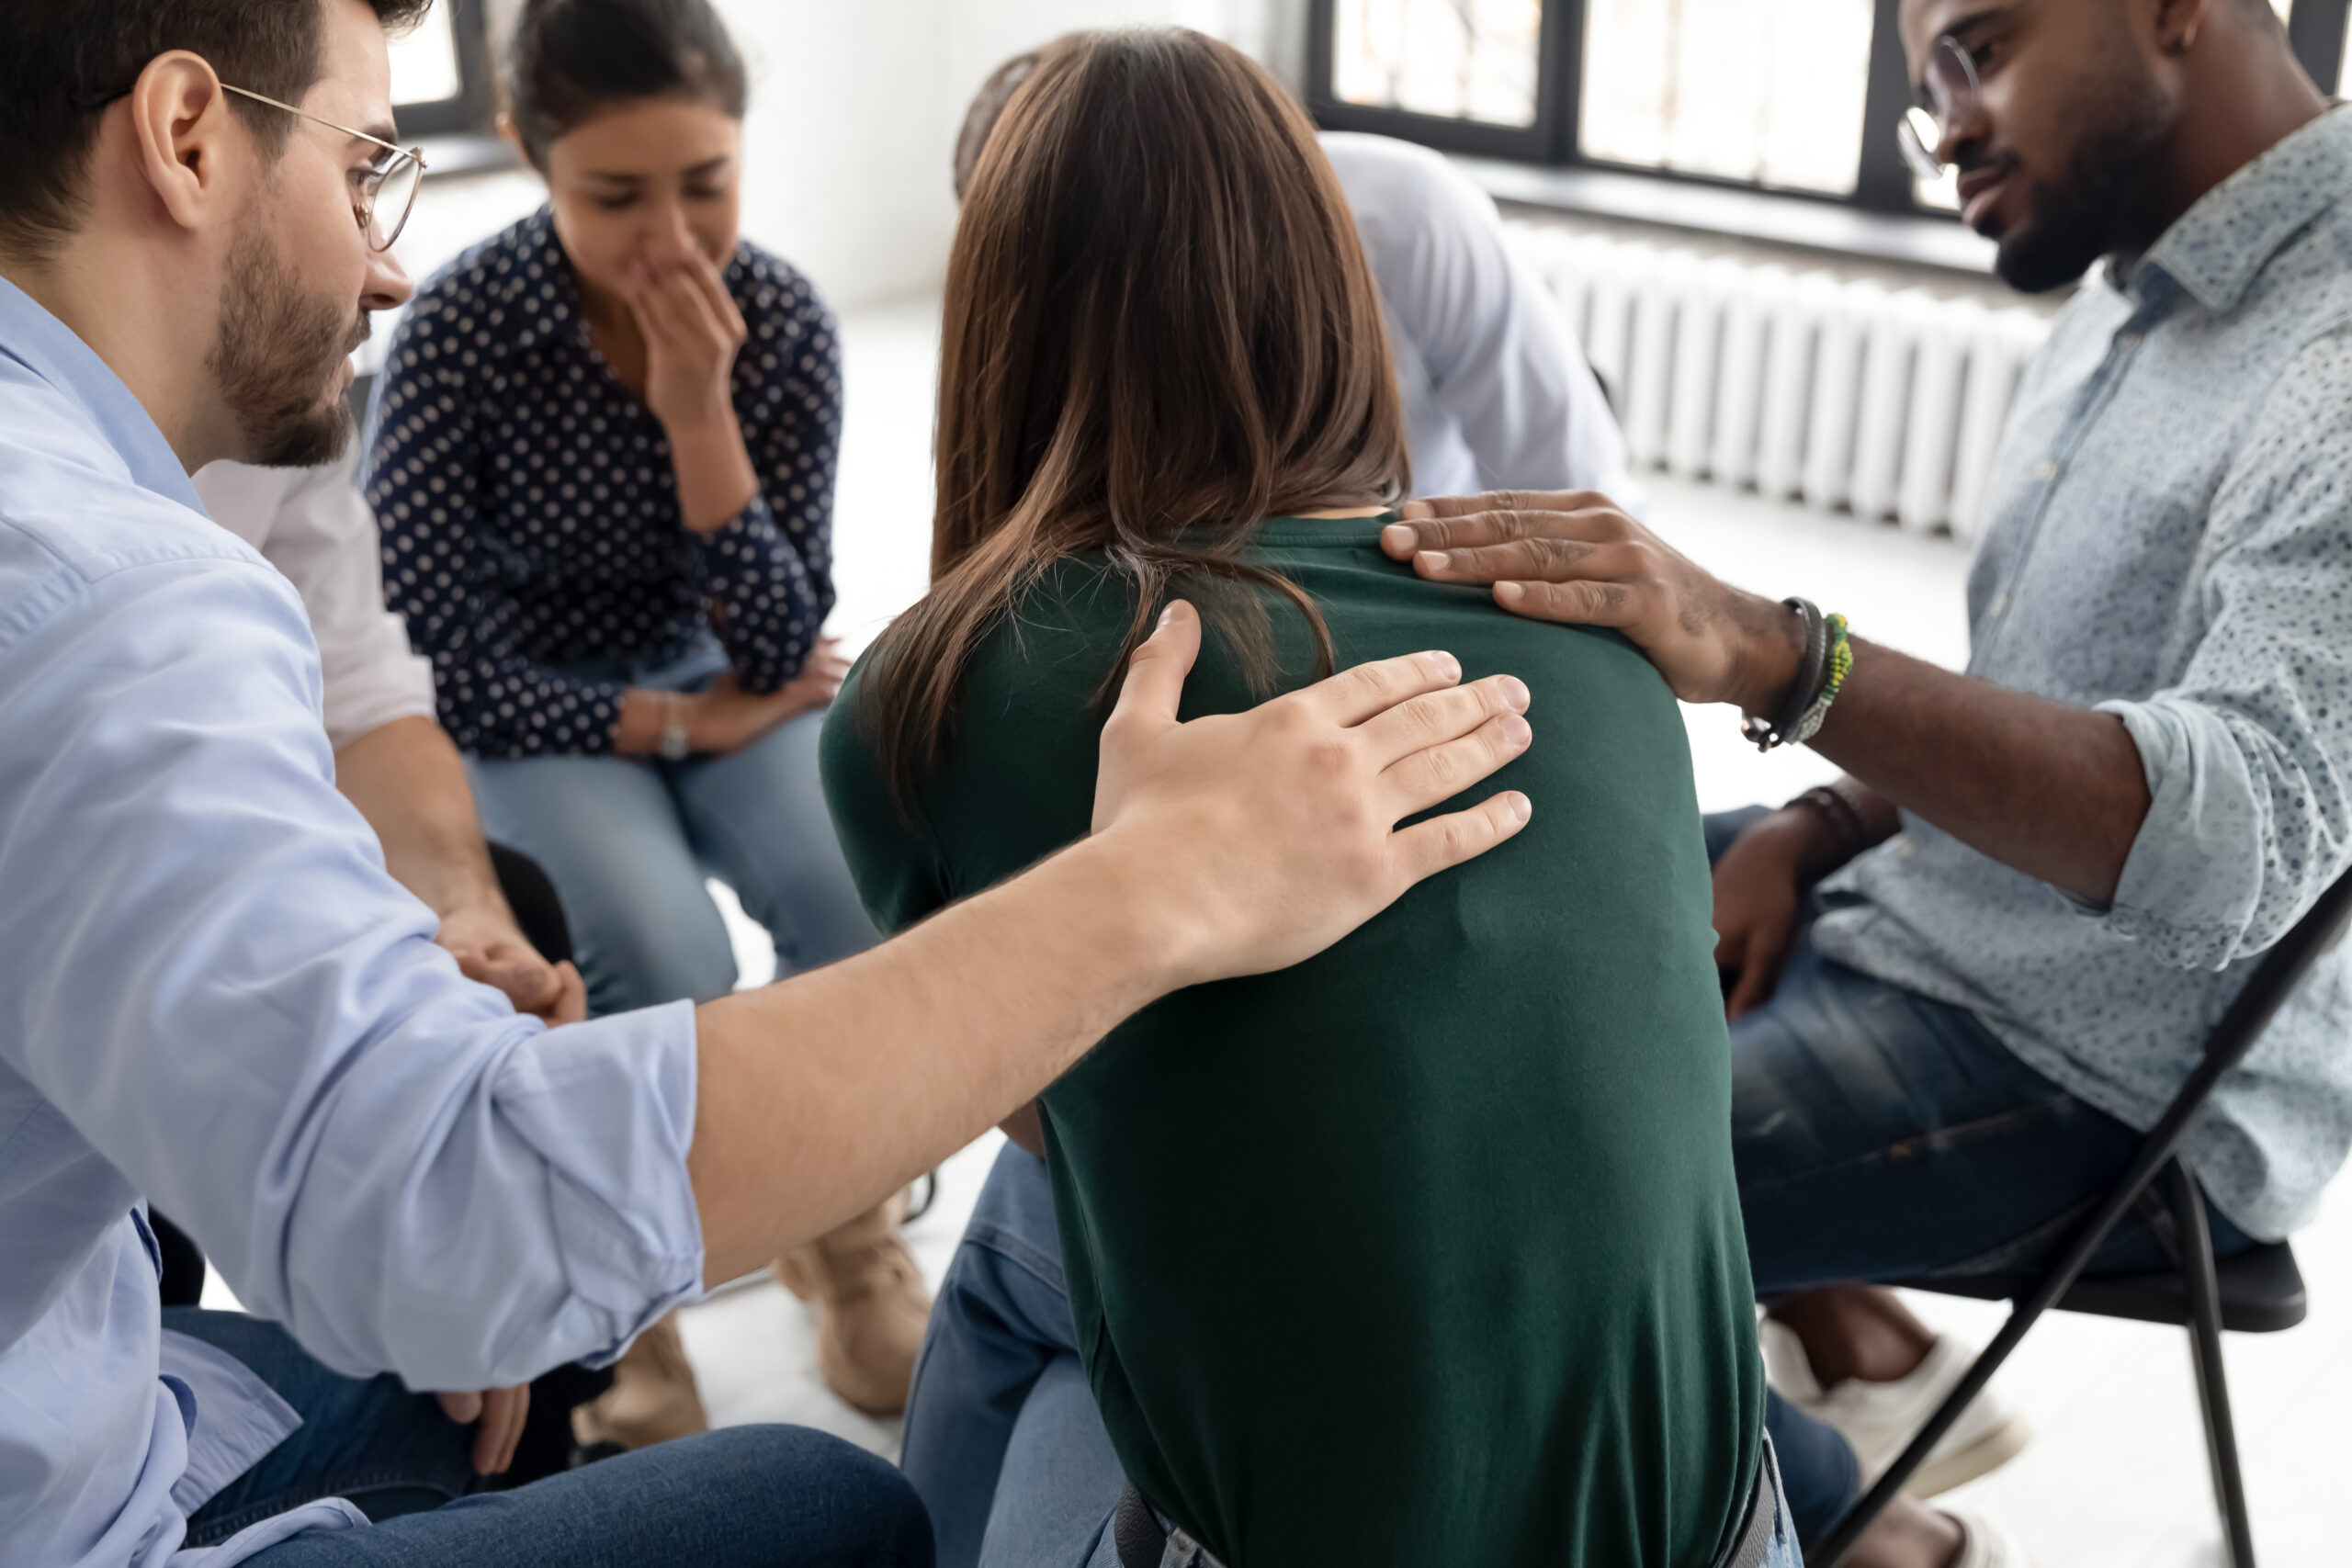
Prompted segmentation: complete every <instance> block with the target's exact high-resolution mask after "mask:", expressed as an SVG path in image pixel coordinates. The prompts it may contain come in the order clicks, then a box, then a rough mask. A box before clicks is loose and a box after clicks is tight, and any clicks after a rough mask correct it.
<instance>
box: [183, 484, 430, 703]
mask: <svg viewBox="0 0 2352 1568" xmlns="http://www.w3.org/2000/svg"><path fill="white" fill-rule="evenodd" d="M353 447H354V450H353V451H352V452H351V453H349V454H347V455H346V456H345V457H344V459H343V460H342V461H341V462H338V463H330V464H328V465H326V466H325V467H323V468H254V467H252V466H251V465H249V464H245V463H214V464H212V465H211V466H210V467H209V468H204V469H202V470H201V471H200V472H198V474H197V476H196V493H197V495H198V497H200V498H201V499H202V500H203V502H204V510H205V511H206V512H208V513H210V514H211V516H212V521H214V522H215V523H218V524H220V526H222V527H223V528H226V529H228V530H229V532H231V533H232V534H234V535H235V536H237V537H239V538H240V539H243V540H244V542H245V543H247V544H249V545H251V546H252V547H254V548H255V549H257V550H259V551H260V552H261V553H262V558H264V559H265V560H266V561H268V562H269V564H270V565H272V566H274V567H276V568H277V570H278V571H279V572H280V573H282V574H283V575H284V576H285V578H286V580H287V581H289V582H291V583H292V584H293V585H294V591H295V592H298V593H300V594H301V596H302V608H303V610H304V612H305V613H307V614H308V615H309V616H310V618H311V635H312V636H313V637H317V638H318V641H319V663H320V666H321V667H322V671H323V673H324V674H325V676H326V703H325V707H326V727H327V739H329V740H331V741H333V742H334V745H335V747H336V749H337V750H340V749H342V748H343V747H345V746H348V745H350V744H351V743H352V742H353V741H355V740H356V739H359V738H360V737H361V736H363V735H365V734H367V733H368V731H369V730H371V729H376V728H380V727H381V726H384V725H387V724H390V723H391V722H392V721H393V720H394V719H400V718H416V717H424V718H431V717H432V716H433V664H432V661H431V660H427V659H425V658H424V657H423V656H422V655H420V654H418V653H417V652H416V651H415V650H413V649H411V648H410V647H409V641H408V632H407V631H406V629H405V628H404V626H403V625H402V623H401V618H400V617H399V616H398V615H393V614H392V613H391V612H390V610H387V609H386V608H385V607H384V569H383V564H382V558H381V554H380V549H379V545H378V542H377V535H376V516H375V513H372V512H370V511H369V510H368V502H366V501H365V500H364V499H362V498H361V496H360V494H359V491H358V488H357V483H356V474H357V468H358V453H357V449H356V448H357V443H356V442H355V443H353Z"/></svg>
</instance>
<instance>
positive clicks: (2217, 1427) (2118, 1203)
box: [1805, 874, 2352, 1568]
mask: <svg viewBox="0 0 2352 1568" xmlns="http://www.w3.org/2000/svg"><path fill="white" fill-rule="evenodd" d="M2347 922H2352V874H2347V875H2346V876H2345V877H2344V878H2343V879H2341V880H2340V881H2338V882H2337V883H2336V884H2335V886H2332V887H2330V888H2329V889H2328V890H2327V891H2326V892H2325V893H2323V894H2321V895H2320V897H2319V902H2318V903H2316V904H2314V905H2312V908H2311V911H2310V912H2309V913H2308V914H2306V915H2304V916H2303V918H2302V919H2301V920H2299V921H2297V922H2296V923H2295V927H2294V929H2293V930H2292V931H2289V932H2288V933H2287V934H2286V936H2285V937H2283V938H2282V939H2280V941H2279V942H2278V945H2277V946H2276V947H2274V948H2272V949H2271V950H2270V951H2269V952H2268V953H2266V954H2264V955H2263V959H2262V962H2261V963H2260V964H2257V965H2256V968H2255V972H2254V976H2253V977H2252V978H2251V979H2249V980H2248V981H2247V982H2246V984H2245V989H2244V990H2243V991H2241V992H2239V993H2238V998H2237V999H2236V1000H2235V1001H2233V1002H2232V1003H2231V1004H2230V1009H2229V1011H2228V1012H2227V1013H2225V1014H2224V1015H2223V1016H2222V1021H2221V1022H2220V1023H2219V1024H2217V1025H2216V1026H2215V1027H2214V1030H2213V1032H2212V1034H2211V1036H2210V1037H2209V1038H2208V1039H2207V1040H2206V1042H2205V1057H2204V1060H2203V1061H2202V1062H2201V1063H2200V1064H2199V1066H2198V1068H2197V1071H2196V1072H2195V1073H2193V1074H2191V1075H2190V1076H2189V1079H2188V1083H2187V1084H2185V1085H2183V1086H2182V1088H2181V1090H2180V1092H2179V1093H2178V1094H2177V1095H2176V1096H2174V1098H2173V1102H2172V1104H2171V1105H2170V1106H2169V1107H2167V1108H2166V1109H2165V1114H2164V1118H2163V1120H2162V1121H2160V1122H2157V1123H2156V1126H2155V1130H2154V1132H2151V1133H2150V1134H2148V1135H2147V1137H2146V1139H2145V1140H2144V1141H2143V1142H2142V1144H2141V1145H2140V1150H2139V1152H2138V1153H2137V1154H2136V1155H2134V1156H2132V1159H2131V1165H2130V1166H2129V1167H2128V1168H2126V1169H2125V1170H2124V1173H2123V1177H2122V1179H2121V1180H2120V1181H2118V1182H2117V1183H2116V1184H2115V1186H2114V1188H2113V1189H2112V1190H2109V1193H2108V1195H2107V1197H2106V1198H2105V1199H2104V1200H2103V1201H2101V1202H2100V1204H2099V1205H2098V1208H2097V1209H2096V1210H2094V1211H2093V1212H2092V1213H2091V1214H2090V1217H2089V1218H2087V1219H2086V1220H2085V1221H2084V1222H2083V1223H2082V1224H2081V1225H2080V1227H2078V1228H2077V1229H2076V1231H2075V1234H2074V1236H2073V1237H2072V1239H2070V1240H2069V1241H2068V1242H2067V1244H2066V1247H2065V1250H2064V1252H2062V1253H2061V1254H2060V1255H2059V1257H2058V1259H2057V1261H2056V1262H2055V1263H2053V1264H2052V1266H2051V1267H2050V1269H2048V1271H2046V1272H2045V1273H2042V1274H2041V1275H2040V1276H2038V1277H2037V1276H2032V1275H1987V1276H1976V1277H1968V1278H1946V1277H1939V1278H1934V1279H1926V1280H1895V1281H1892V1282H1893V1283H1896V1284H1901V1285H1904V1286H1906V1287H1908V1288H1911V1289H1915V1290H1922V1291H1935V1292H1940V1293H1942V1294H1945V1295H1955V1296H1973V1297H1976V1298H1978V1299H1980V1300H1985V1301H2007V1302H2011V1303H2015V1304H2014V1306H2013V1308H2012V1309H2011V1311H2010V1313H2009V1319H2008V1321H2007V1323H2005V1324H2003V1325H2001V1332H2000V1333H1999V1334H1997V1335H1996V1336H1994V1338H1993V1342H1992V1343H1991V1344H1990V1345H1987V1346H1986V1347H1985V1353H1984V1354H1983V1355H1981V1356H1979V1357H1977V1358H1976V1364H1975V1365H1974V1366H1973V1367H1971V1368H1970V1369H1969V1370H1968V1375H1967V1376H1966V1377H1964V1378H1962V1379H1961V1380H1960V1383H1959V1385H1958V1386H1957V1387H1955V1388H1954V1389H1953V1390H1952V1391H1951V1394H1950V1395H1949V1396H1947V1397H1946V1398H1945V1400H1944V1402H1943V1404H1941V1405H1939V1406H1938V1407H1937V1410H1936V1413H1935V1415H1934V1416H1930V1417H1929V1418H1928V1424H1927V1425H1926V1426H1924V1427H1920V1428H1919V1433H1918V1436H1917V1437H1915V1438H1912V1439H1911V1446H1910V1447H1909V1448H1907V1449H1905V1450H1903V1457H1902V1458H1900V1459H1898V1460H1896V1461H1894V1466H1893V1468H1891V1469H1889V1470H1888V1471H1887V1472H1886V1473H1885V1474H1884V1475H1883V1476H1881V1477H1879V1480H1878V1483H1877V1484H1876V1485H1874V1486H1872V1487H1871V1490H1870V1495H1868V1496H1866V1497H1864V1498H1863V1499H1862V1500H1861V1501H1860V1503H1858V1504H1856V1505H1855V1506H1854V1508H1853V1511H1852V1512H1851V1513H1849V1514H1848V1515H1847V1516H1846V1517H1845V1519H1844V1520H1843V1521H1841V1522H1840V1523H1839V1525H1838V1529H1837V1530H1836V1531H1835V1532H1834V1533H1833V1534H1831V1536H1830V1538H1829V1539H1828V1540H1826V1541H1824V1542H1823V1543H1822V1544H1821V1545H1820V1546H1819V1547H1817V1548H1815V1550H1814V1551H1810V1552H1807V1553H1806V1554H1805V1562H1806V1563H1807V1565H1808V1568H1838V1564H1840V1563H1842V1562H1845V1560H1846V1558H1847V1556H1848V1554H1849V1553H1850V1552H1851V1551H1853V1549H1854V1543H1855V1542H1856V1541H1857V1540H1860V1539H1861V1535H1862V1532H1863V1531H1864V1530H1866V1529H1869V1528H1870V1527H1871V1521H1872V1520H1874V1519H1876V1518H1877V1517H1879V1515H1880V1514H1881V1513H1882V1512H1883V1511H1884V1509H1885V1507H1886V1506H1887V1504H1888V1503H1890V1502H1892V1501H1893V1500H1894V1495H1895V1494H1896V1493H1897V1492H1900V1491H1901V1490H1902V1489H1903V1486H1904V1483H1906V1482H1908V1481H1909V1480H1910V1479H1911V1477H1912V1474H1913V1473H1914V1472H1917V1470H1918V1468H1919V1466H1920V1465H1921V1464H1922V1463H1923V1462H1924V1461H1926V1460H1927V1457H1928V1451H1929V1450H1932V1449H1933V1448H1934V1447H1935V1446H1936V1444H1938V1443H1939V1442H1940V1441H1942V1440H1943V1436H1944V1434H1945V1433H1946V1432H1948V1431H1950V1430H1951V1424H1952V1423H1953V1422H1954V1421H1956V1420H1958V1419H1959V1418H1960V1416H1961V1413H1962V1411H1964V1410H1966V1409H1967V1408H1968V1403H1969V1401H1971V1400H1973V1399H1974V1398H1975V1397H1976V1395H1977V1394H1978V1393H1980V1392H1981V1391H1982V1390H1983V1389H1984V1387H1985V1384H1986V1383H1987V1382H1991V1381H1992V1377H1993V1374H1994V1373H1995V1372H1996V1371H1999V1370H2000V1366H2001V1363H2002V1362H2004V1361H2006V1360H2007V1359H2009V1353H2010V1352H2011V1351H2013V1350H2015V1349H2016V1348H2018V1341H2019V1340H2021V1339H2023V1338H2024V1337H2025V1336H2026V1331H2027V1330H2028V1329H2030V1328H2031V1327H2032V1326H2033V1325H2034V1323H2035V1321H2036V1320H2037V1319H2039V1318H2040V1317H2041V1314H2043V1313H2045V1312H2048V1311H2050V1310H2051V1309H2052V1307H2055V1308H2056V1309H2057V1310H2058V1311H2060V1312H2079V1313H2088V1314H2093V1315H2095V1316H2099V1317H2121V1318H2132V1319H2136V1320H2138V1321H2140V1322H2143V1323H2172V1324H2179V1325H2183V1326H2185V1327H2187V1328H2188V1334H2189V1342H2190V1348H2191V1351H2192V1354H2193V1357H2194V1364H2195V1366H2196V1370H2197V1396H2198V1400H2199V1404H2202V1405H2203V1407H2204V1411H2205V1440H2206V1448H2207V1451H2208V1453H2209V1454H2210V1455H2211V1460H2212V1468H2213V1493H2214V1496H2215V1499H2216V1501H2217V1502H2218V1503H2219V1505H2220V1507H2221V1511H2222V1519H2223V1521H2224V1523H2225V1525H2226V1527H2227V1529H2228V1532H2229V1551H2230V1562H2231V1563H2232V1564H2233V1568H2254V1531H2253V1528H2252V1526H2251V1524H2250V1523H2249V1521H2248V1519H2247V1516H2246V1506H2245V1482H2244V1481H2243V1479H2242V1478H2241V1476H2240V1473H2239V1470H2238V1445H2237V1433H2236V1428H2235V1427H2234V1426H2233V1423H2232V1420H2231V1416H2230V1394H2229V1387H2228V1384H2227V1383H2226V1382H2225V1381H2224V1380H2223V1377H2222V1330H2224V1329H2229V1330H2233V1331H2235V1332H2238V1333H2242V1334H2272V1333H2277V1332H2278V1330H2280V1329H2285V1328H2292V1327H2293V1326H2294V1325H2297V1324H2299V1323H2301V1322H2302V1320H2303V1312H2304V1302H2303V1277H2302V1273H2301V1270H2300V1269H2297V1268H2296V1267H2295V1255H2294V1253H2293V1251H2292V1250H2291V1249H2290V1248H2289V1247H2288V1246H2287V1245H2286V1244H2285V1243H2284V1242H2280V1243H2278V1244H2277V1245H2275V1246H2257V1247H2253V1248H2251V1249H2249V1250H2247V1251H2245V1252H2242V1253H2239V1254H2238V1255H2237V1256H2235V1257H2233V1258H2229V1259H2227V1260H2226V1261H2224V1262H2222V1263H2221V1264H2219V1265H2218V1266H2217V1265H2216V1264H2215V1262H2214V1260H2213V1243H2212V1237H2211V1235H2210V1234H2209V1233H2208V1231H2207V1229H2206V1225H2205V1203H2204V1196H2203V1194H2202V1193H2201V1192H2200V1191H2199V1190H2198V1186H2197V1179H2196V1177H2195V1176H2194V1175H2192V1174H2191V1173H2190V1171H2189V1169H2188V1166H2186V1165H2185V1164H2183V1163H2182V1162H2181V1160H2180V1159H2179V1158H2178V1156H2177V1155H2176V1154H2175V1153H2174V1150H2175V1148H2176V1147H2177V1145H2178V1144H2179V1143H2180V1135H2181V1133H2182V1131H2183V1130H2184V1129H2186V1128H2187V1127H2188V1122H2189V1119H2190V1118H2191V1117H2192V1116H2194V1115H2196V1113H2197V1111H2198V1110H2199V1107H2201V1106H2202V1105H2203V1104H2204V1103H2205V1101H2206V1100H2208V1099H2209V1098H2211V1095H2212V1093H2213V1089H2214V1086H2215V1085H2217V1084H2219V1083H2220V1082H2221V1081H2222V1076H2223V1075H2224V1074H2226V1073H2227V1072H2229V1070H2230V1069H2231V1068H2233V1067H2234V1066H2237V1065H2238V1064H2239V1063H2240V1062H2242V1061H2244V1060H2245V1055H2246V1053H2247V1052H2248V1051H2251V1050H2252V1049H2254V1044H2255V1042H2256V1041H2257V1040H2259V1039H2260V1038H2261V1037H2262V1032H2263V1031H2264V1030H2265V1029H2267V1028H2268V1027H2269V1025H2270V1021H2271V1019H2272V1018H2274V1017H2276V1016H2277V1014H2278V1009H2279V1007H2280V1006H2281V1005H2282V1004H2283V1003H2284V1002H2285V1001H2286V999H2287V998H2288V997H2289V996H2290V995H2292V994H2293V992H2294V989H2295V987H2297V986H2299V985H2301V983H2302V980H2303V976H2306V975H2307V974H2309V973H2310V972H2311V968H2312V964H2315V963H2317V962H2318V961H2319V959H2320V957H2321V955H2323V954H2324V953H2326V952H2327V951H2328V950H2329V949H2330V948H2332V947H2334V946H2335V944H2336V942H2339V941H2341V940H2342V938H2343V936H2344V931H2345V927H2346V924H2347ZM2159 1179H2161V1180H2162V1181H2163V1183H2164V1188H2163V1198H2164V1201H2165V1205H2166V1206H2167V1207H2168V1208H2169V1209H2170V1211H2171V1213H2172V1219H2173V1224H2174V1226H2175V1229H2176V1232H2177V1237H2176V1239H2177V1245H2178V1247H2179V1253H2180V1271H2179V1272H2178V1273H2177V1274H2175V1273H2171V1272H2165V1273H2158V1274H2143V1275H2129V1276H2122V1277H2113V1278H2102V1279H2097V1280H2078V1279H2077V1278H2076V1276H2078V1275H2079V1274H2081V1273H2082V1271H2083V1268H2084V1266H2085V1265H2086V1264H2087V1263H2088V1262H2089V1261H2090V1258H2091V1255H2092V1254H2093V1253H2095V1252H2097V1251H2098V1248H2099V1246H2100V1244H2101V1243H2103V1242H2104V1241H2106V1240H2107V1237H2108V1233H2109V1232H2110V1231H2112V1230H2113V1229H2114V1228H2115V1225H2116V1223H2117V1222H2118V1221H2119V1220H2120V1219H2122V1217H2123V1215H2124V1214H2125V1213H2126V1212H2128V1211H2129V1210H2130V1209H2131V1206H2132V1205H2133V1204H2134V1203H2136V1202H2138V1201H2140V1198H2141V1194H2143V1192H2145V1191H2147V1190H2148V1189H2149V1188H2150V1187H2151V1186H2152V1185H2153V1184H2154V1183H2155V1182H2156V1181H2158V1180H2159Z"/></svg>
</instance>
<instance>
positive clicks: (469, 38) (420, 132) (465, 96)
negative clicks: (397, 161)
mask: <svg viewBox="0 0 2352 1568" xmlns="http://www.w3.org/2000/svg"><path fill="white" fill-rule="evenodd" d="M441 6H442V7H443V8H444V9H446V10H447V12H448V14H449V37H450V39H451V41H452V42H454V43H455V44H456V46H457V51H458V92H457V96H454V97H447V98H439V99H435V101H433V102H431V103H424V104H395V105H394V106H393V107H392V112H393V113H394V114H395V115H396V116H397V117H398V118H399V119H400V125H401V137H402V139H403V140H407V141H413V140H415V139H416V138H418V137H422V136H435V137H439V136H463V135H467V134H470V133H482V134H487V133H488V132H489V131H490V130H491V127H492V121H493V119H494V118H495V117H496V113H497V107H498V104H497V93H496V91H495V85H494V80H495V79H494V78H493V76H492V73H491V66H490V18H489V16H488V14H487V13H488V10H489V0H441Z"/></svg>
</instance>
